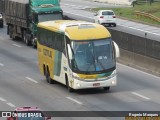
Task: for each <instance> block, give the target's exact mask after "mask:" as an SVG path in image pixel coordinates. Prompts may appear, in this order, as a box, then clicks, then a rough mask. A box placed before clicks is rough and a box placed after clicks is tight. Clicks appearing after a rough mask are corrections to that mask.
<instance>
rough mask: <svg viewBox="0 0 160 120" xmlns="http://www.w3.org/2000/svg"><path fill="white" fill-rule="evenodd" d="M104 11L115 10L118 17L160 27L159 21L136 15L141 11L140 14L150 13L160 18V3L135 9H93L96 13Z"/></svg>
mask: <svg viewBox="0 0 160 120" xmlns="http://www.w3.org/2000/svg"><path fill="white" fill-rule="evenodd" d="M103 9H111V10H113V11H114V12H115V14H116V16H118V17H123V18H126V19H129V20H133V21H137V22H141V23H146V24H151V25H156V26H160V22H158V21H155V20H152V19H150V18H147V17H143V16H137V15H135V11H140V12H147V13H150V14H152V15H154V16H156V17H159V18H160V2H155V3H152V5H151V6H150V4H149V3H146V4H143V5H135V6H134V7H125V8H93V9H92V11H94V12H95V11H98V10H103Z"/></svg>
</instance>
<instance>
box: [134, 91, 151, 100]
mask: <svg viewBox="0 0 160 120" xmlns="http://www.w3.org/2000/svg"><path fill="white" fill-rule="evenodd" d="M132 94H134V95H137V96H139V97H141V98H143V99H146V100H150V98H148V97H146V96H143V95H141V94H139V93H136V92H132Z"/></svg>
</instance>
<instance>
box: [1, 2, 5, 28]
mask: <svg viewBox="0 0 160 120" xmlns="http://www.w3.org/2000/svg"><path fill="white" fill-rule="evenodd" d="M3 5H4V0H3V1H2V0H1V1H0V28H3V12H4V7H3Z"/></svg>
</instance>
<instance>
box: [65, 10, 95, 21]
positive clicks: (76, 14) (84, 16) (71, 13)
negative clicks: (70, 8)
mask: <svg viewBox="0 0 160 120" xmlns="http://www.w3.org/2000/svg"><path fill="white" fill-rule="evenodd" d="M64 13H68V14H72V15H77V16H80V17H84V18H89V19H92V20H93V17H86V16H83V15H79V14H75V13H71V12H66V11H65V12H64Z"/></svg>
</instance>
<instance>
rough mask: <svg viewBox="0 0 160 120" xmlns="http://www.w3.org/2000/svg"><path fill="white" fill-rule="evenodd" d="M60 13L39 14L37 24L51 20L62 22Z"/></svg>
mask: <svg viewBox="0 0 160 120" xmlns="http://www.w3.org/2000/svg"><path fill="white" fill-rule="evenodd" d="M62 19H63V17H62V14H61V13H52V14H40V15H38V22H44V21H51V20H62Z"/></svg>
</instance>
